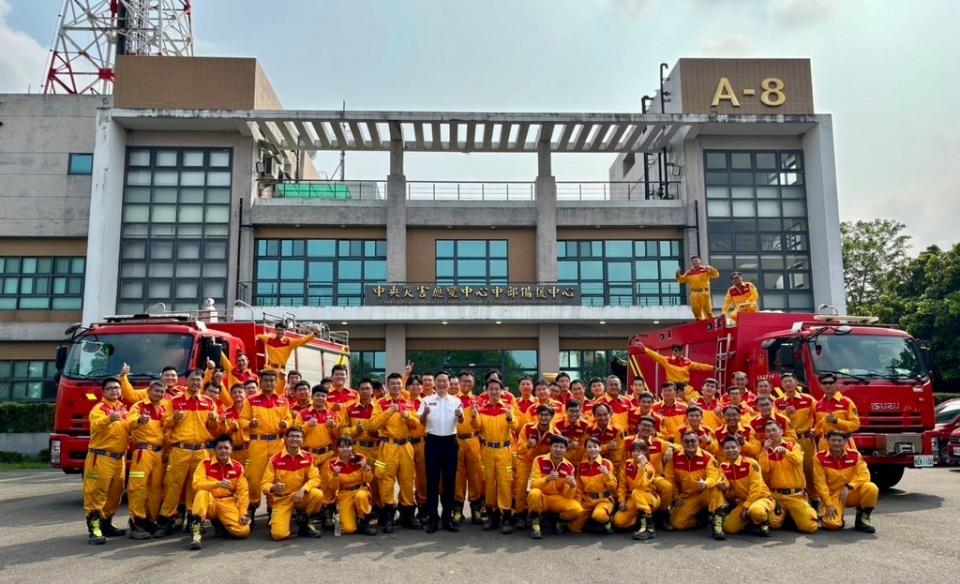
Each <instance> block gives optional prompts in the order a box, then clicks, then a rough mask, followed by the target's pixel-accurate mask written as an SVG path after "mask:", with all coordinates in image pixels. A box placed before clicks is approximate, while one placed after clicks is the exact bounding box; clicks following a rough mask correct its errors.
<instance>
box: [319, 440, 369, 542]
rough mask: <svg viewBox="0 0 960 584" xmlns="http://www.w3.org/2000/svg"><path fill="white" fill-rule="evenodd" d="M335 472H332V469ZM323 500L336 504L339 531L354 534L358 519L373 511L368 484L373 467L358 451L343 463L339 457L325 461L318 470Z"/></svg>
mask: <svg viewBox="0 0 960 584" xmlns="http://www.w3.org/2000/svg"><path fill="white" fill-rule="evenodd" d="M335 471H336V472H335ZM321 479H322V482H323V494H324V501H325V502H326V503H327V504H332V503H336V505H337V510H338V511H339V513H340V526H341V531H342V532H343V533H347V534H349V533H356V531H357V522H358V520H361V519H364V518H366V517H367V516H368V515H370V513H371V512H372V511H373V499H372V496H371V494H370V483H371V482H372V481H373V470H371V468H370V466H369V465H368V464H367V459H366V458H364V457H363V455H362V454H354V455H353V457H352V458H351V459H350V460H348V461H347V462H344V461H343V460H341V459H340V458H339V457H337V458H334V459H333V460H329V461H327V463H326V464H325V465H324V466H323V472H322V473H321Z"/></svg>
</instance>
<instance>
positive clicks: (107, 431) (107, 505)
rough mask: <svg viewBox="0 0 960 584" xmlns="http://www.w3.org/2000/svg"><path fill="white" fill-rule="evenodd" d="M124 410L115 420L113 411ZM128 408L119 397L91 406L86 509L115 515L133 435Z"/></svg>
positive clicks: (104, 515)
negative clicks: (128, 443) (111, 416)
mask: <svg viewBox="0 0 960 584" xmlns="http://www.w3.org/2000/svg"><path fill="white" fill-rule="evenodd" d="M114 412H117V413H119V414H120V419H119V420H117V421H113V420H111V419H110V415H111V414H113V413H114ZM126 418H127V408H126V407H124V405H123V403H121V402H120V401H119V400H117V401H114V402H111V401H107V400H106V399H102V400H100V402H99V403H97V405H95V406H93V409H92V410H90V415H89V420H90V444H89V447H88V450H87V459H86V461H85V462H84V465H83V513H84V515H85V516H87V517H89V516H90V515H91V514H92V513H99V514H100V517H101V518H102V519H108V518H109V517H112V516H113V514H114V513H116V511H117V507H119V506H120V498H121V497H122V496H123V479H124V472H125V469H126V460H125V456H126V454H127V442H128V438H129V424H128V423H127V421H126Z"/></svg>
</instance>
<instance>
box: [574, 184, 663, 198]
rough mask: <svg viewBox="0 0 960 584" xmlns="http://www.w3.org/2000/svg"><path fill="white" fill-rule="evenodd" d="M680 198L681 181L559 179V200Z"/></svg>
mask: <svg viewBox="0 0 960 584" xmlns="http://www.w3.org/2000/svg"><path fill="white" fill-rule="evenodd" d="M679 198H680V181H587V182H584V181H580V182H573V181H557V200H558V201H660V200H676V199H679Z"/></svg>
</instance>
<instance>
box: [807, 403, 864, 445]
mask: <svg viewBox="0 0 960 584" xmlns="http://www.w3.org/2000/svg"><path fill="white" fill-rule="evenodd" d="M830 414H833V415H834V416H836V418H837V421H836V422H835V423H832V424H831V423H830V421H829V420H827V416H828V415H830ZM859 429H860V415H859V414H858V413H857V406H856V405H855V404H854V403H853V400H852V399H850V398H849V397H847V396H845V395H841V394H840V392H839V391H838V392H837V393H835V394H834V396H833V397H826V396H824V397H823V398H821V399H820V401H819V402H817V421H816V424H815V425H814V427H813V431H814V433H815V434H816V435H817V437H818V438H819V442H818V444H817V449H818V450H826V449H827V446H828V445H827V439H826V435H827V434H828V433H829V432H830V431H831V430H840V431H841V432H845V433H847V434H849V433H851V432H856V431H857V430H859ZM847 447H848V448H853V449H856V446H854V444H853V440H852V439H851V440H848V441H847Z"/></svg>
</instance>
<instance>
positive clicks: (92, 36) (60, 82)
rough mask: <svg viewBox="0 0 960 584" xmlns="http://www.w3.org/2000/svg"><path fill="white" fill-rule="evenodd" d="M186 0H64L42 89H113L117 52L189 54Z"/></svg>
mask: <svg viewBox="0 0 960 584" xmlns="http://www.w3.org/2000/svg"><path fill="white" fill-rule="evenodd" d="M190 18H191V16H190V0H64V2H63V10H62V12H61V14H60V28H59V29H58V30H57V38H56V41H55V42H54V45H53V49H52V50H51V56H50V66H49V67H48V68H47V72H46V79H45V81H44V86H43V92H44V93H72V94H84V93H86V94H105V93H111V91H112V90H113V81H114V78H115V73H116V71H115V66H116V61H117V56H118V55H164V56H180V57H189V56H193V27H192V24H191V20H190Z"/></svg>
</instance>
